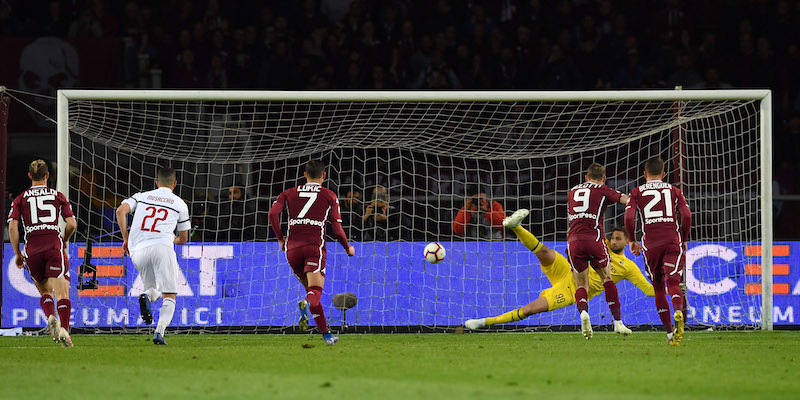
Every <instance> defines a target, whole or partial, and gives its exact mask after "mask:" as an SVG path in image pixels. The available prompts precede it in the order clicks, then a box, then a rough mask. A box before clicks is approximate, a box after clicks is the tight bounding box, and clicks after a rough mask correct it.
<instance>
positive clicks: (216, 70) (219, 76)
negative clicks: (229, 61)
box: [208, 54, 228, 89]
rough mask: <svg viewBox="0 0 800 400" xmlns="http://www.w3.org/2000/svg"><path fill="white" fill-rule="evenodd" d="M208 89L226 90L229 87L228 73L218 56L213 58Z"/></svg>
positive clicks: (215, 55)
mask: <svg viewBox="0 0 800 400" xmlns="http://www.w3.org/2000/svg"><path fill="white" fill-rule="evenodd" d="M208 87H210V88H219V89H225V88H227V87H228V72H226V71H225V66H224V65H223V63H222V57H221V56H219V55H218V54H214V55H213V56H211V68H210V69H209V71H208Z"/></svg>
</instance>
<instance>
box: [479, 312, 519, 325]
mask: <svg viewBox="0 0 800 400" xmlns="http://www.w3.org/2000/svg"><path fill="white" fill-rule="evenodd" d="M527 317H528V316H527V315H525V314H523V313H522V308H518V309H516V310H512V311H509V312H507V313H505V314H500V315H498V316H496V317H489V318H486V326H489V325H494V324H507V323H509V322H514V321H520V320H523V319H525V318H527Z"/></svg>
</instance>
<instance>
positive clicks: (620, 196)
mask: <svg viewBox="0 0 800 400" xmlns="http://www.w3.org/2000/svg"><path fill="white" fill-rule="evenodd" d="M603 187H604V188H607V189H606V193H605V195H606V197H607V198H608V199H609V200H611V202H610V203H608V205H609V206H610V205H612V204H614V203H620V204H628V197H629V196H628V195H627V194H624V193H622V192H620V191H619V190H616V189H613V188H611V187H608V186H603Z"/></svg>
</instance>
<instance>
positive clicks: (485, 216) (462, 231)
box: [453, 193, 506, 239]
mask: <svg viewBox="0 0 800 400" xmlns="http://www.w3.org/2000/svg"><path fill="white" fill-rule="evenodd" d="M505 217H506V213H505V211H503V205H502V204H500V203H499V202H497V201H494V200H490V199H489V198H488V197H487V196H486V194H485V193H478V194H475V195H472V196H470V197H467V200H466V201H465V202H464V206H463V207H461V209H460V210H459V211H458V214H456V217H455V219H453V233H455V234H456V235H459V236H466V237H468V238H482V239H502V238H503V219H504V218H505Z"/></svg>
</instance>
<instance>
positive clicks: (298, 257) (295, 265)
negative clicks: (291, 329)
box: [286, 247, 311, 332]
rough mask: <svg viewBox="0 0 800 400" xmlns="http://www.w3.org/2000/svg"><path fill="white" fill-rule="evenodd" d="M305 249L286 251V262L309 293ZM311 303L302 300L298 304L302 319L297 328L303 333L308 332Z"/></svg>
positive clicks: (297, 248)
mask: <svg viewBox="0 0 800 400" xmlns="http://www.w3.org/2000/svg"><path fill="white" fill-rule="evenodd" d="M305 252H306V248H305V247H296V248H293V249H287V250H286V261H287V262H288V263H289V266H290V267H291V268H292V273H293V274H294V276H296V277H297V280H298V281H300V284H301V285H303V289H304V290H305V291H306V292H308V285H309V284H308V277H306V273H305V268H306V260H307V258H308V257H307V254H305ZM310 307H311V305H310V303H309V302H308V300H306V299H302V300H300V301H299V302H298V303H297V308H298V311H299V312H300V319H299V320H298V321H297V326H298V328H299V329H300V331H301V332H305V331H306V330H308V322H309V320H311V310H310Z"/></svg>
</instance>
